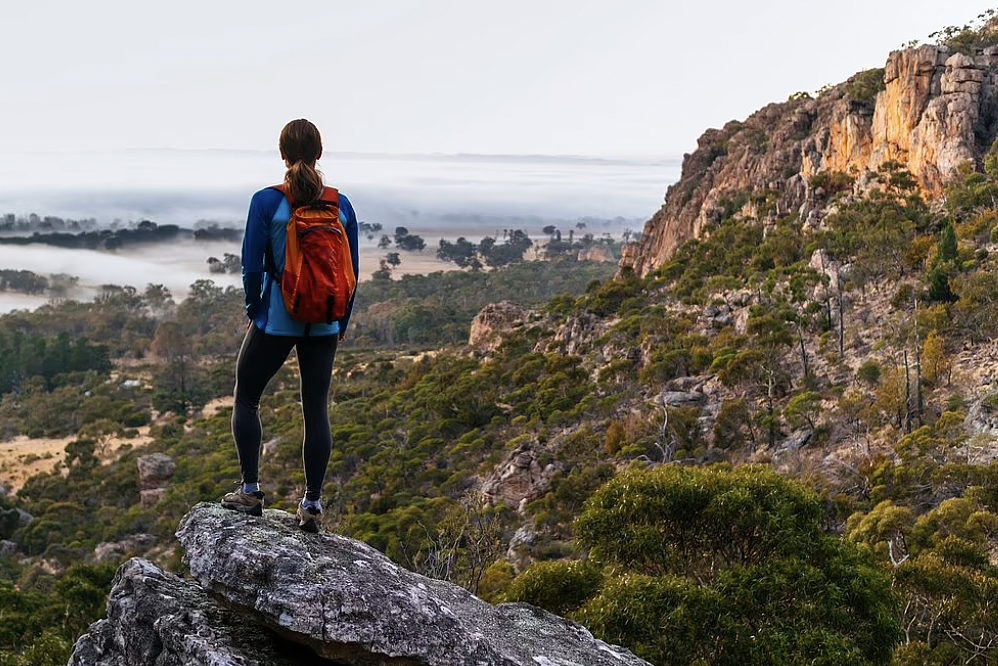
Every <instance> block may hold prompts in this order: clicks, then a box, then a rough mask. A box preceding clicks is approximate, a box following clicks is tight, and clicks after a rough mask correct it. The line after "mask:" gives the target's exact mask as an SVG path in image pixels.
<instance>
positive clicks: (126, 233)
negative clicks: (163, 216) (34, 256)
mask: <svg viewBox="0 0 998 666" xmlns="http://www.w3.org/2000/svg"><path fill="white" fill-rule="evenodd" d="M8 217H10V216H8ZM242 237H243V232H242V229H233V228H225V227H219V226H217V225H216V226H211V227H205V228H202V229H185V228H183V227H179V226H177V225H176V224H156V223H155V222H151V221H149V220H143V221H142V222H140V223H139V224H138V225H137V226H135V227H134V228H129V229H92V230H87V231H80V232H78V233H68V232H61V231H54V232H47V233H46V232H41V231H35V232H34V233H33V234H32V235H30V236H7V237H3V236H0V245H32V244H36V243H40V244H43V245H52V246H55V247H63V248H68V249H73V250H79V249H87V250H117V249H119V248H121V247H124V246H125V245H139V244H149V243H161V242H164V241H171V240H177V239H183V238H186V239H194V240H197V241H209V240H226V241H239V240H241V239H242Z"/></svg>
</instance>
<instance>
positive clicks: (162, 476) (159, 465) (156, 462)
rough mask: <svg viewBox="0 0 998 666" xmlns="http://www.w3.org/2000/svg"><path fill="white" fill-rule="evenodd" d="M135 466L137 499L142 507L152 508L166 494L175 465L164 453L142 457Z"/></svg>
mask: <svg viewBox="0 0 998 666" xmlns="http://www.w3.org/2000/svg"><path fill="white" fill-rule="evenodd" d="M136 464H137V465H138V468H139V497H140V499H141V502H142V507H143V508H145V509H148V508H151V507H154V506H156V504H158V503H159V501H160V499H162V497H163V493H165V492H166V486H167V484H168V483H169V481H170V479H172V478H173V475H174V473H175V472H176V471H177V464H176V463H175V462H173V458H171V457H170V456H168V455H166V454H165V453H153V454H150V455H148V456H142V457H140V458H139V459H138V460H137V461H136Z"/></svg>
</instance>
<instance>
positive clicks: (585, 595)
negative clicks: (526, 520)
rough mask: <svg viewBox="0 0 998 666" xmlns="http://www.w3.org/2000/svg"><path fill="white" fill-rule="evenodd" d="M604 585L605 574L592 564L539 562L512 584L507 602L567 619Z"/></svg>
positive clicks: (506, 594) (504, 596) (507, 592)
mask: <svg viewBox="0 0 998 666" xmlns="http://www.w3.org/2000/svg"><path fill="white" fill-rule="evenodd" d="M602 583H603V573H602V571H601V570H600V569H599V568H598V567H596V566H594V565H592V564H589V563H588V562H535V563H534V564H532V565H531V566H530V568H529V569H527V570H526V571H524V572H523V573H522V574H520V575H519V576H518V577H517V578H516V579H515V580H514V581H513V582H512V584H511V585H510V586H509V589H507V590H506V593H505V594H504V595H503V600H504V601H524V602H526V603H528V604H533V605H534V606H539V607H540V608H543V609H544V610H546V611H550V612H552V613H554V614H555V615H565V614H567V613H568V612H569V611H572V610H574V609H576V608H578V607H579V606H581V605H582V604H583V603H585V602H586V601H587V600H588V599H590V598H592V597H593V596H595V594H596V593H597V592H598V591H599V589H600V587H601V585H602Z"/></svg>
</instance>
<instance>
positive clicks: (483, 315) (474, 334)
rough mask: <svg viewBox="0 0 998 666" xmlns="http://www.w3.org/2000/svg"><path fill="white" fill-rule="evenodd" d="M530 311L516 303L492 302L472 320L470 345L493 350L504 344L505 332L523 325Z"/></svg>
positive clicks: (473, 347)
mask: <svg viewBox="0 0 998 666" xmlns="http://www.w3.org/2000/svg"><path fill="white" fill-rule="evenodd" d="M528 316H529V312H528V311H527V310H525V309H523V308H522V307H520V306H519V305H517V304H516V303H513V302H511V301H502V302H500V303H490V304H489V305H486V306H485V307H484V308H483V309H482V311H481V312H479V313H478V314H477V315H475V318H474V319H473V320H472V322H471V332H470V334H469V336H468V346H469V347H471V348H472V349H475V350H477V351H483V352H491V351H495V350H496V349H498V347H499V345H500V344H502V339H503V334H504V333H506V332H508V331H511V330H513V329H514V328H517V327H519V326H522V325H523V323H524V322H525V321H526V320H527V317H528Z"/></svg>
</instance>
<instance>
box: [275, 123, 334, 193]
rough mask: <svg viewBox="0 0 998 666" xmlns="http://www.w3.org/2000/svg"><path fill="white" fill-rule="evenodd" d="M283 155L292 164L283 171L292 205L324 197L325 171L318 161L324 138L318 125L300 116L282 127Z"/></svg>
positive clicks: (281, 143) (281, 145)
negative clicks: (317, 166) (318, 164)
mask: <svg viewBox="0 0 998 666" xmlns="http://www.w3.org/2000/svg"><path fill="white" fill-rule="evenodd" d="M279 145H280V148H281V157H283V158H284V159H286V160H287V161H288V163H289V164H290V166H289V167H288V172H287V173H286V174H284V185H285V186H286V187H287V189H288V199H289V200H290V201H291V205H292V206H305V205H308V204H310V203H313V202H314V201H316V200H318V199H319V198H320V197H321V196H322V189H323V185H322V174H321V173H319V172H318V171H317V170H316V168H315V161H316V160H317V159H319V158H320V157H322V137H321V136H319V128H317V127H316V126H315V125H313V124H312V123H310V122H309V121H307V120H305V119H304V118H301V119H299V120H292V121H291V122H290V123H288V124H287V125H285V126H284V129H283V130H281V141H280V144H279Z"/></svg>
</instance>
